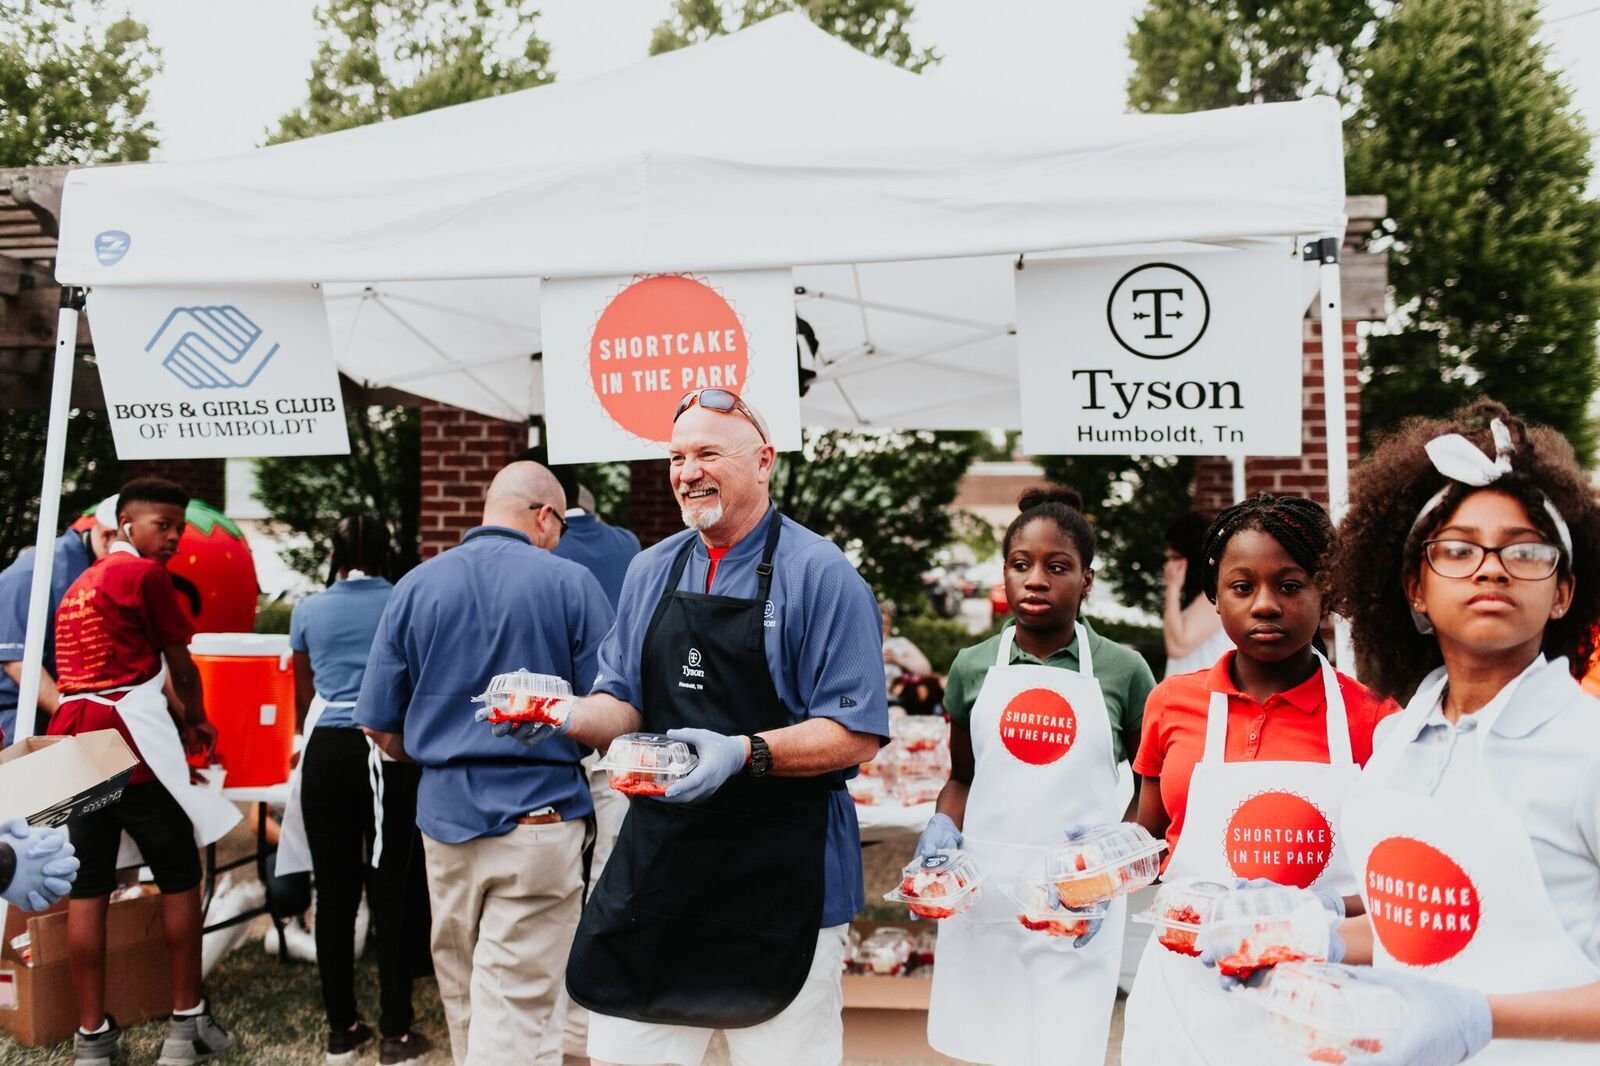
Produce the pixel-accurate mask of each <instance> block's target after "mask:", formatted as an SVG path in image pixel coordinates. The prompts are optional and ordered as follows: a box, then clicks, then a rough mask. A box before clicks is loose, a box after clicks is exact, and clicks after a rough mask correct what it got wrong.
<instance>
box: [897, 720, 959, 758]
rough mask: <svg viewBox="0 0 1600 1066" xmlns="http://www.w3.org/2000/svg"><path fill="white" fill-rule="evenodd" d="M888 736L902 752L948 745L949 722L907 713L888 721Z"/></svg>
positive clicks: (936, 748) (947, 746) (926, 749)
mask: <svg viewBox="0 0 1600 1066" xmlns="http://www.w3.org/2000/svg"><path fill="white" fill-rule="evenodd" d="M889 736H890V739H891V740H892V741H893V742H894V744H895V745H896V746H897V747H899V749H900V750H901V751H903V752H918V751H937V750H938V749H939V748H941V747H942V748H946V749H948V748H949V747H950V723H949V722H947V721H945V720H944V719H943V718H935V717H933V716H931V715H925V714H920V715H907V716H905V717H903V718H893V719H890V721H889Z"/></svg>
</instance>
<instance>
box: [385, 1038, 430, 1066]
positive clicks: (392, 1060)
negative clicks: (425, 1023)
mask: <svg viewBox="0 0 1600 1066" xmlns="http://www.w3.org/2000/svg"><path fill="white" fill-rule="evenodd" d="M432 1050H433V1041H431V1040H429V1039H428V1038H427V1037H425V1036H423V1035H422V1034H421V1033H419V1032H416V1031H414V1030H413V1031H412V1032H409V1033H406V1034H405V1035H404V1036H386V1037H384V1038H383V1039H382V1040H380V1041H378V1062H379V1063H380V1064H381V1066H395V1064H397V1063H401V1062H415V1061H417V1060H418V1059H420V1058H422V1056H424V1055H426V1054H427V1053H428V1052H430V1051H432Z"/></svg>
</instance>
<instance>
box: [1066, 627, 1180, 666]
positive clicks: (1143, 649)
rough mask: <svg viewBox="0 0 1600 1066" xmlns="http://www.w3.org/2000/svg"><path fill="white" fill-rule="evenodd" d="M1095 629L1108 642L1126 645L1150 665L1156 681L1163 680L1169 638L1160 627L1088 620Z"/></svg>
mask: <svg viewBox="0 0 1600 1066" xmlns="http://www.w3.org/2000/svg"><path fill="white" fill-rule="evenodd" d="M1084 621H1086V622H1088V623H1089V624H1090V625H1091V626H1093V627H1094V631H1095V632H1096V633H1099V634H1100V635H1101V636H1102V637H1105V638H1106V639H1107V640H1114V641H1116V642H1117V643H1118V644H1126V645H1127V646H1128V647H1130V648H1132V649H1133V650H1134V651H1136V652H1138V653H1139V654H1140V655H1142V656H1144V661H1145V662H1147V663H1149V664H1150V672H1151V673H1153V674H1155V675H1156V680H1157V681H1160V680H1161V675H1162V674H1163V673H1165V672H1166V669H1167V638H1166V636H1165V635H1163V634H1162V632H1161V627H1160V626H1141V625H1134V624H1133V623H1132V622H1111V621H1101V620H1100V619H1098V618H1086V619H1084Z"/></svg>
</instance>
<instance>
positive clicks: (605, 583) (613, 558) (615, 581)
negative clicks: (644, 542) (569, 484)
mask: <svg viewBox="0 0 1600 1066" xmlns="http://www.w3.org/2000/svg"><path fill="white" fill-rule="evenodd" d="M552 552H553V554H555V555H557V556H560V557H561V558H563V559H571V560H572V561H573V562H575V563H577V564H578V565H579V566H582V567H584V568H586V569H587V570H588V571H589V573H591V574H593V575H594V576H595V580H597V581H599V582H600V587H601V588H602V589H604V590H605V594H606V599H608V600H610V601H611V606H612V607H616V605H617V598H618V597H619V596H621V595H622V579H623V578H624V577H626V576H627V573H628V564H629V563H631V562H633V557H634V556H635V555H638V554H639V538H638V537H636V536H634V535H633V534H632V533H631V532H629V531H628V530H626V529H623V528H621V527H619V526H609V525H606V523H604V522H602V521H600V519H598V518H596V517H595V516H594V515H592V514H583V513H579V514H569V515H568V516H567V531H566V532H565V533H563V534H561V541H560V543H558V544H557V545H556V546H555V548H554V549H552Z"/></svg>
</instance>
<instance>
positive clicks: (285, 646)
mask: <svg viewBox="0 0 1600 1066" xmlns="http://www.w3.org/2000/svg"><path fill="white" fill-rule="evenodd" d="M189 654H190V655H191V656H193V658H194V665H195V667H196V669H198V670H199V671H200V683H201V685H202V686H203V687H204V693H205V701H206V717H208V718H210V719H211V724H212V725H214V726H216V727H217V750H216V761H217V762H220V763H221V764H222V766H223V768H224V769H225V770H227V772H228V773H227V777H226V778H225V779H224V780H223V786H224V787H226V788H250V787H259V786H262V785H279V784H283V783H284V782H286V781H288V780H289V755H290V752H292V751H293V750H294V733H295V721H294V717H295V714H294V667H293V665H292V657H291V654H290V651H289V638H288V637H287V636H284V635H283V634H278V633H197V634H196V635H195V638H194V640H192V641H190V643H189Z"/></svg>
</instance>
